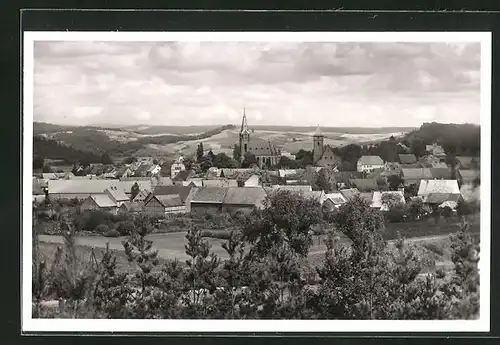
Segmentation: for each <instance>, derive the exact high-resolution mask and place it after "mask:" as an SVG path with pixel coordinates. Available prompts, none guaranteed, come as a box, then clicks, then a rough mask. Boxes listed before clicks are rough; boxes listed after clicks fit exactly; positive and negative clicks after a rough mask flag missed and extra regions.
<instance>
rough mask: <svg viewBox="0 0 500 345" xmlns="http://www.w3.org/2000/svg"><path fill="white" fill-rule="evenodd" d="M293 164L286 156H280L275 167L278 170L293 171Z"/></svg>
mask: <svg viewBox="0 0 500 345" xmlns="http://www.w3.org/2000/svg"><path fill="white" fill-rule="evenodd" d="M294 166H295V162H294V161H292V160H291V159H290V158H288V157H286V156H281V157H280V159H279V161H278V164H276V167H277V168H278V169H293V167H294Z"/></svg>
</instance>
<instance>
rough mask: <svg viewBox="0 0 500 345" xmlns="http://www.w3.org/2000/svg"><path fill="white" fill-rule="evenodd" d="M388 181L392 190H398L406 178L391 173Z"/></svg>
mask: <svg viewBox="0 0 500 345" xmlns="http://www.w3.org/2000/svg"><path fill="white" fill-rule="evenodd" d="M387 183H388V184H389V189H390V190H392V191H397V190H398V188H399V186H400V185H401V184H404V180H403V179H402V178H401V176H399V175H389V176H387Z"/></svg>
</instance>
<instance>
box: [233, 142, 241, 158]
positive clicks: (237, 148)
mask: <svg viewBox="0 0 500 345" xmlns="http://www.w3.org/2000/svg"><path fill="white" fill-rule="evenodd" d="M233 159H234V160H235V161H236V162H239V161H240V159H241V148H240V145H238V144H234V148H233Z"/></svg>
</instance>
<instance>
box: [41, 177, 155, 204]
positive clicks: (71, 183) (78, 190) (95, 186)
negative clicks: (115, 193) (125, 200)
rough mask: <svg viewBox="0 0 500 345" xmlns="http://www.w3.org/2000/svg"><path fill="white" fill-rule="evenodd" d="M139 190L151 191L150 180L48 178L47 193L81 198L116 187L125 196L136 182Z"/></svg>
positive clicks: (54, 195) (60, 196) (128, 194)
mask: <svg viewBox="0 0 500 345" xmlns="http://www.w3.org/2000/svg"><path fill="white" fill-rule="evenodd" d="M136 183H137V185H138V186H139V190H142V191H146V192H148V193H149V192H151V191H152V189H153V186H152V182H151V180H130V181H120V180H49V181H48V188H47V189H48V194H49V197H50V198H53V199H74V198H76V199H79V200H83V199H86V198H88V197H89V196H90V195H93V194H103V193H104V192H105V190H107V189H109V188H111V187H116V189H118V190H121V191H122V192H124V193H125V194H126V195H127V196H130V194H131V191H132V186H134V184H136Z"/></svg>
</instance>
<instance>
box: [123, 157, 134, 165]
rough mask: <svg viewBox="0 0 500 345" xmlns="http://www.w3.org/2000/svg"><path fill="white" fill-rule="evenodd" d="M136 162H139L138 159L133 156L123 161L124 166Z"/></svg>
mask: <svg viewBox="0 0 500 345" xmlns="http://www.w3.org/2000/svg"><path fill="white" fill-rule="evenodd" d="M134 162H137V158H136V157H132V156H129V157H127V158H125V159H124V160H123V163H124V164H132V163H134Z"/></svg>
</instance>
